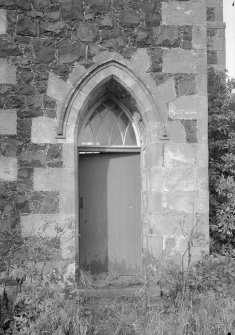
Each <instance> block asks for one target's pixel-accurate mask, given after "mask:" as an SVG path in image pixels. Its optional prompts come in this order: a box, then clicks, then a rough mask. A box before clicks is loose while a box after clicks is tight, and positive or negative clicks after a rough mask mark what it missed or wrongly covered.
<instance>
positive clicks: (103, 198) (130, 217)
mask: <svg viewBox="0 0 235 335" xmlns="http://www.w3.org/2000/svg"><path fill="white" fill-rule="evenodd" d="M79 188H80V244H79V245H80V246H79V255H80V256H79V258H80V266H81V268H83V269H87V270H88V269H90V270H91V271H92V272H93V273H96V272H110V271H115V272H117V273H119V274H134V273H138V272H140V271H141V266H142V231H141V188H140V155H139V153H99V154H82V155H79Z"/></svg>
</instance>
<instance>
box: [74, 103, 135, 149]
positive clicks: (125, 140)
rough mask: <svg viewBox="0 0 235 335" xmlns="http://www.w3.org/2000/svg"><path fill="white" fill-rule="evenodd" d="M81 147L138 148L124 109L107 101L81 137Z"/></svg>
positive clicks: (94, 114) (93, 114) (96, 112)
mask: <svg viewBox="0 0 235 335" xmlns="http://www.w3.org/2000/svg"><path fill="white" fill-rule="evenodd" d="M78 145H79V146H137V142H136V136H135V131H134V129H133V126H132V123H131V121H130V120H129V118H128V116H127V115H126V113H125V112H124V111H123V109H122V108H121V107H120V106H119V105H118V104H117V103H116V102H115V101H113V100H111V99H107V100H105V101H103V102H101V103H100V105H99V106H98V107H97V108H95V110H94V111H93V113H92V114H91V116H90V118H89V119H88V121H87V122H86V124H85V127H84V128H83V130H82V132H81V135H80V137H79V143H78Z"/></svg>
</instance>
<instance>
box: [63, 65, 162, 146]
mask: <svg viewBox="0 0 235 335" xmlns="http://www.w3.org/2000/svg"><path fill="white" fill-rule="evenodd" d="M111 78H113V79H114V80H115V81H117V82H118V83H119V84H120V85H121V86H122V87H124V88H125V89H126V91H127V92H128V93H129V94H130V95H131V97H132V98H133V99H134V100H135V101H136V104H137V106H138V110H139V112H140V115H141V117H142V120H143V123H144V126H146V125H147V124H150V123H155V124H158V126H159V130H160V134H159V138H163V139H166V138H167V134H166V129H165V124H164V118H163V115H162V114H161V110H160V107H159V104H158V103H157V101H156V99H155V98H154V97H153V95H152V94H151V92H150V91H149V89H148V88H147V86H146V85H145V84H144V82H143V81H142V80H141V79H140V78H138V77H137V76H136V75H135V74H134V72H133V71H132V70H130V69H129V68H128V67H127V66H126V65H123V64H122V63H120V62H118V61H116V60H109V61H106V62H104V63H100V64H98V65H97V64H96V65H95V66H94V67H92V68H91V69H89V70H88V72H87V73H86V74H85V75H84V76H83V77H82V78H81V79H80V80H79V81H78V82H77V83H76V84H75V85H74V89H73V90H72V92H71V93H70V95H69V97H68V98H67V101H65V103H64V106H63V108H62V111H61V114H60V118H59V124H58V128H57V137H58V138H66V133H67V126H70V127H71V128H73V130H72V131H73V132H74V135H75V138H74V140H75V141H76V140H77V137H78V132H79V128H80V126H81V122H82V121H83V120H82V118H83V115H84V113H85V110H86V107H87V105H88V103H89V99H90V97H91V96H92V94H93V93H94V92H95V90H96V89H97V88H98V87H100V86H101V85H102V84H104V83H105V82H107V81H109V80H110V79H111ZM74 126H75V128H74Z"/></svg>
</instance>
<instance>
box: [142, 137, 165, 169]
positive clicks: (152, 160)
mask: <svg viewBox="0 0 235 335" xmlns="http://www.w3.org/2000/svg"><path fill="white" fill-rule="evenodd" d="M144 159H145V164H144V165H145V167H147V168H148V167H150V168H151V167H158V166H162V165H163V144H162V143H153V144H150V145H149V146H147V147H146V151H145V155H144Z"/></svg>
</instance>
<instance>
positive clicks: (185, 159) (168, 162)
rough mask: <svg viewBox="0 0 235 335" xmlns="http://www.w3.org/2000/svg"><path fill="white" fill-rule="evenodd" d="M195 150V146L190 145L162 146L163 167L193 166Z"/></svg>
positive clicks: (169, 144) (174, 144)
mask: <svg viewBox="0 0 235 335" xmlns="http://www.w3.org/2000/svg"><path fill="white" fill-rule="evenodd" d="M196 148H197V147H196V145H195V144H190V143H185V144H184V143H166V144H165V145H164V166H166V167H186V166H195V164H196Z"/></svg>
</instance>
